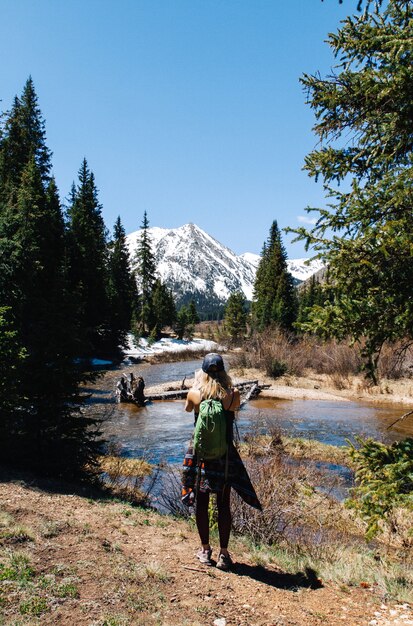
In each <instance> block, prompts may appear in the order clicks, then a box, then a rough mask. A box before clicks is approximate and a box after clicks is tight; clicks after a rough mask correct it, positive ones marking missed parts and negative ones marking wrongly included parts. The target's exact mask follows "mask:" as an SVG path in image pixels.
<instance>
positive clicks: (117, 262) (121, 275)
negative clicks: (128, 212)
mask: <svg viewBox="0 0 413 626" xmlns="http://www.w3.org/2000/svg"><path fill="white" fill-rule="evenodd" d="M108 274H109V302H110V323H109V326H110V332H111V333H112V335H113V342H112V343H113V344H114V345H115V346H116V345H118V346H125V344H126V336H127V333H128V332H129V331H130V329H131V323H132V315H133V310H134V307H135V306H136V302H137V288H136V281H135V278H134V276H133V273H132V269H131V265H130V259H129V253H128V248H127V245H126V236H125V229H124V228H123V226H122V223H121V219H120V217H118V218H117V220H116V223H115V226H114V229H113V239H112V241H111V243H110V245H109V272H108Z"/></svg>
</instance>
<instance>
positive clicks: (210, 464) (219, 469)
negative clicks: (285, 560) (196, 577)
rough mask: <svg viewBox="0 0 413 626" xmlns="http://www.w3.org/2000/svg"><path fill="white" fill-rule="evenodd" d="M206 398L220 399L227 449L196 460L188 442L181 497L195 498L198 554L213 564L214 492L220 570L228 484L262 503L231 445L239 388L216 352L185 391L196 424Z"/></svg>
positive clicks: (224, 559) (224, 563)
mask: <svg viewBox="0 0 413 626" xmlns="http://www.w3.org/2000/svg"><path fill="white" fill-rule="evenodd" d="M208 399H216V400H220V401H221V403H222V406H223V409H224V411H225V415H226V418H227V441H228V452H227V453H226V454H225V455H224V456H223V457H221V458H219V459H216V460H210V461H202V460H200V459H197V457H196V454H195V453H194V450H193V446H192V444H191V445H190V448H189V450H188V452H187V454H186V456H185V460H184V473H183V489H182V496H183V498H182V499H183V501H184V502H186V503H191V502H193V500H194V497H196V509H195V517H196V524H197V528H198V532H199V536H200V539H201V544H202V546H201V548H200V550H199V551H198V552H197V557H198V559H199V560H200V562H201V563H205V564H206V565H212V561H211V555H212V548H211V546H210V543H209V517H208V505H209V494H210V493H215V494H216V498H217V507H218V532H219V541H220V551H219V554H218V560H217V564H216V566H217V567H218V568H219V569H221V570H229V569H230V568H231V565H232V560H231V557H230V555H229V552H228V543H229V536H230V532H231V511H230V495H231V486H232V487H234V488H235V489H236V491H237V492H238V493H239V494H240V495H241V497H242V498H243V499H244V500H245V501H247V502H248V504H251V505H252V506H255V507H256V508H258V509H261V505H260V503H259V501H258V499H257V496H256V494H255V491H254V489H253V487H252V485H251V482H250V480H249V478H248V474H247V472H246V470H245V468H244V466H243V464H242V461H241V459H240V457H239V455H238V452H237V450H236V449H235V447H234V445H233V423H234V411H237V410H238V409H239V407H240V395H239V391H238V390H237V389H234V388H233V386H232V382H231V378H230V377H229V376H228V374H227V373H226V371H225V367H224V361H223V360H222V357H221V356H220V355H219V354H215V353H211V354H207V355H206V356H205V358H204V361H203V363H202V369H201V370H199V371H198V372H197V373H196V376H195V381H194V386H193V387H192V388H191V389H190V390H189V391H188V395H187V399H186V404H185V410H186V411H188V412H191V411H194V413H195V423H196V420H197V417H198V413H199V406H200V404H201V402H202V401H203V400H208Z"/></svg>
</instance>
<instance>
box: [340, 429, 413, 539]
mask: <svg viewBox="0 0 413 626" xmlns="http://www.w3.org/2000/svg"><path fill="white" fill-rule="evenodd" d="M357 442H358V444H359V447H358V448H356V447H355V446H354V445H353V444H351V443H350V456H351V458H352V460H353V463H354V464H355V467H356V473H355V475H356V487H355V488H354V489H353V490H352V496H351V498H349V500H348V501H347V506H348V507H349V508H353V509H355V510H356V511H357V513H358V514H359V515H360V516H361V517H362V518H363V519H364V521H365V522H366V523H367V530H366V537H367V538H368V539H371V538H372V537H374V536H375V535H377V534H378V533H379V532H382V531H383V530H384V528H385V527H386V523H387V528H388V529H389V530H390V531H391V532H397V531H398V524H397V523H396V519H397V515H395V514H396V513H397V510H398V509H399V508H400V507H402V508H405V509H407V510H410V511H413V437H407V438H406V439H404V440H403V441H397V442H395V443H393V444H391V445H385V444H384V443H380V442H379V441H374V440H373V439H366V440H363V439H361V438H360V437H358V438H357ZM410 537H411V533H410ZM411 539H413V538H412V537H411Z"/></svg>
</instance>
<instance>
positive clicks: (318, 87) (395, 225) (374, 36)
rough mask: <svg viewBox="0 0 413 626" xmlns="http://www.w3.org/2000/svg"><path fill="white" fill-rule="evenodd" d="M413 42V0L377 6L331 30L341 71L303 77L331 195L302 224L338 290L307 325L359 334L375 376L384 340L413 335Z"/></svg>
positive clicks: (315, 160)
mask: <svg viewBox="0 0 413 626" xmlns="http://www.w3.org/2000/svg"><path fill="white" fill-rule="evenodd" d="M412 41H413V5H412V3H411V2H408V1H406V0H389V2H388V3H385V4H384V3H383V5H382V6H381V7H380V6H379V5H374V7H373V5H372V7H371V10H366V11H365V12H363V14H361V15H360V16H356V17H349V18H347V19H346V20H345V21H344V22H343V23H342V26H341V28H340V30H339V31H338V32H337V34H331V35H330V36H329V39H328V43H329V45H330V47H331V48H332V51H333V53H334V56H335V57H336V58H338V59H340V63H339V65H338V66H337V67H336V72H335V73H334V74H333V75H331V76H328V77H327V78H323V77H321V76H319V75H315V76H311V75H304V77H303V79H302V82H303V85H304V87H305V89H306V91H307V93H308V97H309V103H310V105H311V107H312V108H313V109H314V111H315V115H316V125H315V132H316V134H317V135H318V138H319V147H318V148H317V149H316V150H314V151H312V152H311V153H310V154H309V155H308V156H307V158H306V165H305V167H306V169H307V171H308V173H309V175H310V176H314V177H315V178H316V179H318V178H321V179H322V180H323V183H324V187H325V189H326V190H327V194H328V197H329V201H330V204H329V205H328V208H327V209H314V208H312V209H311V208H309V209H308V210H317V211H319V213H320V217H319V219H318V221H317V223H316V226H315V227H314V228H313V229H312V230H310V231H307V230H305V229H299V230H298V231H296V232H298V236H299V238H301V239H304V240H305V241H306V243H307V246H313V247H314V249H315V251H316V252H318V255H319V257H320V258H322V259H323V260H324V262H325V263H326V264H328V266H329V282H330V284H331V287H332V289H333V290H334V292H335V297H334V301H333V302H331V303H329V304H327V305H326V306H323V307H320V306H318V307H317V306H316V307H313V311H312V314H311V324H310V325H311V328H312V330H314V331H316V332H319V333H324V334H327V335H333V336H336V337H338V338H344V337H351V338H352V339H353V340H356V341H359V342H360V344H361V346H364V347H363V349H362V353H363V355H364V358H365V363H366V367H367V371H368V373H369V375H370V376H371V377H372V379H373V380H374V381H376V382H377V378H376V368H377V361H378V357H379V354H380V350H381V348H382V345H383V343H384V342H385V341H386V340H395V339H396V338H411V337H412V336H413V304H412V298H411V285H412V283H413V257H412V254H411V242H412V241H413V219H412V217H413V213H412V206H413V165H412V145H413V140H412V137H413V134H412V92H413V80H412V72H411V68H412V64H413V46H412ZM342 183H343V184H342Z"/></svg>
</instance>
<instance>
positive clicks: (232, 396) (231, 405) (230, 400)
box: [222, 389, 241, 411]
mask: <svg viewBox="0 0 413 626" xmlns="http://www.w3.org/2000/svg"><path fill="white" fill-rule="evenodd" d="M222 404H223V405H224V409H225V410H226V411H238V409H239V407H240V404H241V401H240V395H239V391H238V389H231V391H229V392H228V394H227V396H226V397H225V398H224V399H223V401H222Z"/></svg>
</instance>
